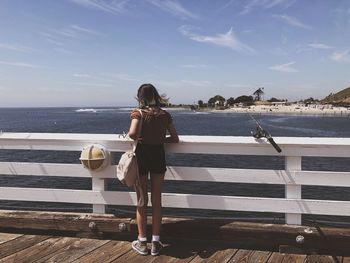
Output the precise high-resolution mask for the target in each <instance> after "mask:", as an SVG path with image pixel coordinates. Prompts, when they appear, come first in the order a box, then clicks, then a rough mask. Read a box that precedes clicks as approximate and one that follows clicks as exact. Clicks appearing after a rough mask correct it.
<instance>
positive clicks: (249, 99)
mask: <svg viewBox="0 0 350 263" xmlns="http://www.w3.org/2000/svg"><path fill="white" fill-rule="evenodd" d="M253 101H254V99H253V96H247V95H242V96H239V97H237V98H236V99H235V100H234V103H245V104H253Z"/></svg>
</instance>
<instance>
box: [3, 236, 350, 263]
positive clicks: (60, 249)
mask: <svg viewBox="0 0 350 263" xmlns="http://www.w3.org/2000/svg"><path fill="white" fill-rule="evenodd" d="M0 262H16V263H17V262H84V263H85V262H86V263H87V262H99V263H104V262H128V263H132V262H254V263H257V262H261V263H264V262H266V263H274V262H276V263H280V262H285V263H287V262H305V263H311V262H317V263H320V262H340V263H346V262H350V257H341V256H338V257H334V256H333V257H332V256H327V255H297V254H284V253H278V252H272V251H258V250H247V249H236V248H230V247H227V246H213V245H210V244H206V245H205V244H196V243H193V242H192V243H186V242H181V243H177V244H175V243H174V244H165V247H164V248H163V250H162V251H161V255H159V256H156V257H155V256H151V255H148V256H141V255H139V254H137V253H136V252H135V251H133V250H132V249H131V243H130V242H128V241H118V240H108V239H107V240H99V239H89V238H76V237H62V236H50V235H28V234H13V233H0Z"/></svg>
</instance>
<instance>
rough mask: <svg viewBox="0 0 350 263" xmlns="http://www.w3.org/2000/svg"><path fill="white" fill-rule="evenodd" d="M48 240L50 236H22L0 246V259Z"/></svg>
mask: <svg viewBox="0 0 350 263" xmlns="http://www.w3.org/2000/svg"><path fill="white" fill-rule="evenodd" d="M48 238H50V236H39V235H38V236H36V235H24V236H21V237H18V238H15V239H12V240H10V241H8V242H5V243H2V244H0V259H1V258H4V257H7V256H8V255H11V254H14V253H16V252H18V251H20V250H23V249H25V248H27V247H31V246H33V245H35V244H37V243H39V242H41V241H43V240H45V239H48Z"/></svg>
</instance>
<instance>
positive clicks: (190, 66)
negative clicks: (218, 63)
mask: <svg viewBox="0 0 350 263" xmlns="http://www.w3.org/2000/svg"><path fill="white" fill-rule="evenodd" d="M181 67H182V68H207V67H208V65H205V64H185V65H181Z"/></svg>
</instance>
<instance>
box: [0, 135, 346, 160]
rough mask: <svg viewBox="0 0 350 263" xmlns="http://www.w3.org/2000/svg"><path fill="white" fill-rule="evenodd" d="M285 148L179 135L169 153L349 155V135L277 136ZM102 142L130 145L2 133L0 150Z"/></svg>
mask: <svg viewBox="0 0 350 263" xmlns="http://www.w3.org/2000/svg"><path fill="white" fill-rule="evenodd" d="M274 139H275V141H276V143H278V144H279V145H280V146H281V148H282V150H283V151H282V153H281V154H279V153H277V152H276V151H275V150H274V149H273V147H271V145H270V144H269V143H268V142H267V141H266V140H265V139H255V138H253V137H241V136H180V143H179V144H168V145H166V149H167V151H168V152H177V153H207V154H208V153H209V154H239V155H279V156H281V155H284V156H332V157H349V156H350V154H349V149H350V139H349V138H305V137H302V138H300V137H275V138H274ZM93 143H99V144H102V145H104V146H105V147H106V148H107V149H109V150H110V151H126V150H128V149H130V148H131V146H130V143H131V140H130V139H124V138H120V137H119V135H118V134H64V133H6V132H5V133H2V134H1V136H0V148H1V149H28V150H57V151H80V150H81V149H82V148H83V147H84V146H86V145H88V144H93Z"/></svg>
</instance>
